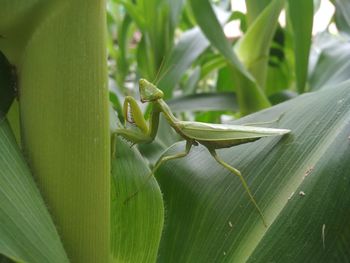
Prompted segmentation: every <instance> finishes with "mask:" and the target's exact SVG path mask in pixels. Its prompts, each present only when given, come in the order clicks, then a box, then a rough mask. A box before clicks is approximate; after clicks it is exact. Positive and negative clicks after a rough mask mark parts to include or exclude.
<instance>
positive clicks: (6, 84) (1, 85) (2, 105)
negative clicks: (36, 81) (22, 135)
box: [0, 51, 16, 120]
mask: <svg viewBox="0 0 350 263" xmlns="http://www.w3.org/2000/svg"><path fill="white" fill-rule="evenodd" d="M15 77H16V76H15V75H14V68H13V67H12V66H11V64H10V62H9V61H8V60H7V59H6V57H5V55H4V54H3V53H2V52H1V51H0V120H1V119H2V118H3V117H4V116H5V114H6V113H7V111H8V110H9V108H10V106H11V104H12V101H13V100H14V98H15V91H14V87H15V85H16V79H15Z"/></svg>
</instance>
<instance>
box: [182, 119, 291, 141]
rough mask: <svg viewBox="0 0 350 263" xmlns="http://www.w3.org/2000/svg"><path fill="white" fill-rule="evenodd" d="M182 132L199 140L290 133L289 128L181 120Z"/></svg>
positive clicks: (220, 139) (234, 138)
mask: <svg viewBox="0 0 350 263" xmlns="http://www.w3.org/2000/svg"><path fill="white" fill-rule="evenodd" d="M177 124H178V127H180V130H181V132H182V133H183V134H184V135H185V136H187V137H189V138H192V139H195V140H198V141H208V142H211V141H212V142H216V141H232V142H233V141H234V140H242V139H243V140H246V139H247V140H249V141H250V140H254V139H259V138H261V137H266V136H276V135H283V134H286V133H289V132H290V130H287V129H274V128H263V127H254V126H243V125H230V124H211V123H204V122H191V121H179V122H178V123H177Z"/></svg>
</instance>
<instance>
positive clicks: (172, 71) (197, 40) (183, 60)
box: [158, 27, 209, 98]
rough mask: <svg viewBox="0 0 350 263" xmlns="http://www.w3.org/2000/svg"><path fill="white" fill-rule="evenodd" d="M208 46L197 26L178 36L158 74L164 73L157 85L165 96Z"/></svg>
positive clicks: (168, 94)
mask: <svg viewBox="0 0 350 263" xmlns="http://www.w3.org/2000/svg"><path fill="white" fill-rule="evenodd" d="M208 46H209V42H208V40H207V39H206V38H205V36H204V35H203V34H202V32H201V31H200V30H199V28H197V27H196V28H193V29H190V30H188V31H186V32H185V33H184V34H183V35H182V36H181V37H180V39H179V41H178V43H177V44H176V46H175V47H174V48H173V49H172V50H171V52H170V54H169V57H168V58H167V59H166V62H165V65H164V70H163V71H162V72H160V74H159V75H160V76H162V74H164V73H165V74H164V75H163V76H162V78H161V79H160V81H159V83H158V87H159V88H160V89H162V90H163V92H164V94H165V97H166V98H169V97H171V95H172V91H173V89H174V87H175V85H176V84H177V83H178V82H179V81H180V80H181V77H182V76H183V74H184V73H185V71H186V70H187V69H188V68H189V67H190V66H191V65H192V63H193V62H194V61H195V60H196V59H197V58H198V57H199V55H200V54H201V53H202V52H203V51H204V50H205V49H206V48H207V47H208Z"/></svg>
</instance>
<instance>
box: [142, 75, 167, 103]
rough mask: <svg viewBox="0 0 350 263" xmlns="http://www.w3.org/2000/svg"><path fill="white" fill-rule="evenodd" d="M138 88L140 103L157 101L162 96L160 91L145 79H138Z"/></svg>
mask: <svg viewBox="0 0 350 263" xmlns="http://www.w3.org/2000/svg"><path fill="white" fill-rule="evenodd" d="M139 88H140V96H141V101H142V102H147V101H155V100H159V99H161V98H163V96H164V94H163V92H162V91H161V90H160V89H158V88H157V87H156V86H155V85H154V84H152V83H151V82H149V81H148V80H146V79H140V81H139Z"/></svg>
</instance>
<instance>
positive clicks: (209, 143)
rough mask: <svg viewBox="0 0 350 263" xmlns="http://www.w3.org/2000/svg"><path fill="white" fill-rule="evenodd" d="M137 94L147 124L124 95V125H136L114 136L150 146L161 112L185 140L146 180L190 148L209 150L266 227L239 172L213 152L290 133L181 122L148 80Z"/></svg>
mask: <svg viewBox="0 0 350 263" xmlns="http://www.w3.org/2000/svg"><path fill="white" fill-rule="evenodd" d="M139 92H140V98H141V102H142V103H145V102H149V103H151V104H152V106H153V108H152V110H151V113H150V119H149V121H148V124H147V121H146V120H145V118H144V116H143V114H142V111H141V109H140V108H139V106H138V104H137V101H136V100H135V99H134V98H133V97H131V96H127V97H126V98H125V101H124V105H123V112H124V117H125V122H128V123H132V124H134V125H135V126H136V129H129V128H126V127H122V128H118V129H116V130H115V132H114V134H113V135H114V136H121V137H123V138H124V139H126V140H127V141H129V142H131V143H132V144H143V143H150V142H152V141H153V140H154V138H155V136H156V134H157V130H158V124H159V116H160V113H162V114H163V115H164V117H165V119H166V121H167V122H168V123H169V125H170V126H171V127H172V128H173V129H174V130H175V131H176V132H177V133H178V134H179V135H180V136H181V137H182V138H183V139H184V140H186V149H185V151H184V152H180V153H177V154H173V155H168V156H162V157H161V158H160V159H159V160H158V161H157V162H156V164H155V165H154V167H153V169H152V171H151V174H150V175H149V177H150V176H152V175H153V174H154V173H155V172H156V170H157V169H158V168H159V166H160V165H162V164H163V163H164V162H166V161H169V160H174V159H178V158H181V157H185V156H186V155H188V154H189V152H190V150H191V147H192V146H197V145H198V144H201V145H203V146H205V147H206V148H207V149H208V151H209V153H210V154H211V156H212V157H213V158H214V159H215V160H216V161H217V162H218V163H219V164H220V165H222V166H223V167H224V168H226V169H227V170H229V171H230V172H231V173H232V174H234V175H235V176H237V177H238V178H239V179H240V181H241V183H242V185H243V187H244V189H245V191H246V193H247V194H248V195H249V198H250V201H251V202H252V203H253V204H254V206H255V208H256V210H257V211H258V213H259V215H260V217H261V219H262V221H263V223H264V225H265V226H267V224H266V221H265V218H264V215H263V213H262V210H261V209H260V207H259V206H258V204H257V202H256V201H255V199H254V197H253V194H252V193H251V191H250V189H249V187H248V184H247V182H246V181H245V179H244V178H243V176H242V174H241V172H240V171H239V170H238V169H236V168H234V167H232V166H231V165H229V164H228V163H226V162H225V161H224V160H222V159H221V158H220V157H219V156H218V155H217V153H216V150H217V149H221V148H230V147H232V146H235V145H239V144H244V143H248V142H253V141H256V140H258V139H260V138H262V137H267V136H278V135H284V134H286V133H289V132H290V130H287V129H274V128H263V127H253V126H244V125H228V124H211V123H204V122H194V121H182V120H179V119H177V118H176V117H175V116H174V114H173V113H172V112H171V110H170V108H169V106H168V105H167V104H166V102H165V101H164V100H163V96H164V95H163V92H162V91H161V90H160V89H158V88H157V87H156V86H155V85H154V84H152V83H151V82H149V81H147V80H146V79H140V80H139ZM136 193H137V192H136ZM136 193H135V194H136ZM135 194H134V195H135ZM134 195H132V196H134ZM128 199H130V198H128Z"/></svg>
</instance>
